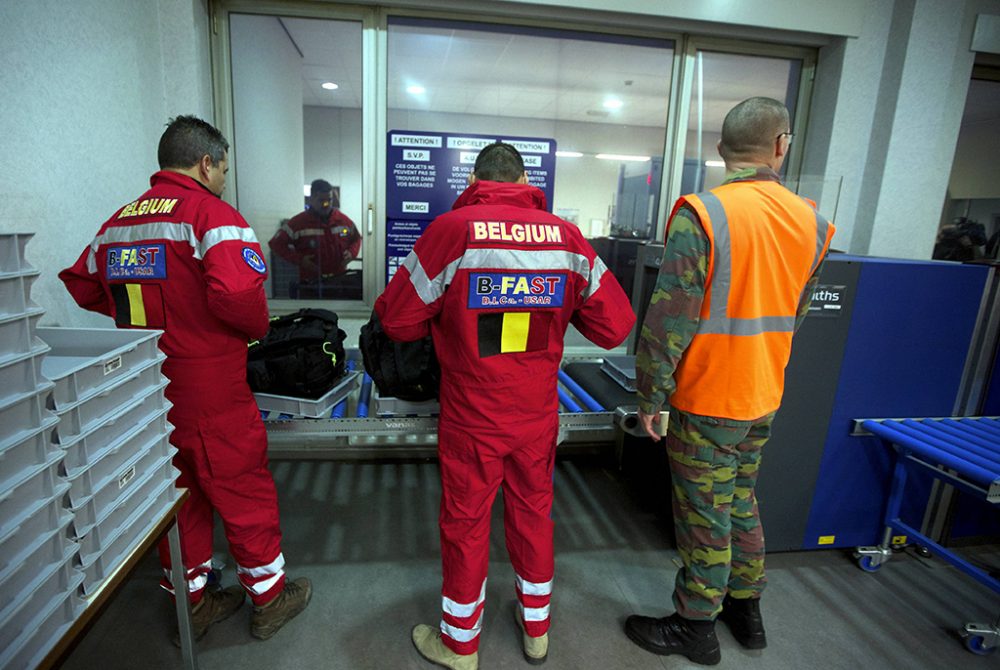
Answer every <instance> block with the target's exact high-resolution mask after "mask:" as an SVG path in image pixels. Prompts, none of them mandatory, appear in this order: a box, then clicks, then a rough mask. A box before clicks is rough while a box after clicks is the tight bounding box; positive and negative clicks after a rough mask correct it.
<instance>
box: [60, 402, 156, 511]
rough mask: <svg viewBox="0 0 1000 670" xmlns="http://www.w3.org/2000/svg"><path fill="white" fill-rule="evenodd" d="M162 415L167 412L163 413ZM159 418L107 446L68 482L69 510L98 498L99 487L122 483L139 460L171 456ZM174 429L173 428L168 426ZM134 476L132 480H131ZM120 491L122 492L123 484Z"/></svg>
mask: <svg viewBox="0 0 1000 670" xmlns="http://www.w3.org/2000/svg"><path fill="white" fill-rule="evenodd" d="M163 412H164V415H165V414H166V410H163ZM164 415H161V416H160V417H159V418H158V419H157V420H156V421H153V422H150V423H149V424H147V425H146V426H142V427H140V428H139V429H138V430H136V431H134V432H132V433H129V434H128V435H125V436H124V437H122V438H120V439H119V440H118V441H117V442H116V443H114V444H113V445H111V446H110V448H109V449H107V450H106V451H105V452H104V453H103V454H102V455H101V458H99V459H97V460H96V461H94V462H93V463H91V464H90V467H88V468H86V469H84V470H82V471H80V472H79V473H77V474H75V475H73V476H72V477H67V478H66V479H67V481H68V482H69V494H68V495H67V499H68V500H69V506H70V507H71V508H76V507H79V506H80V505H82V504H83V503H84V502H85V501H86V500H89V499H90V498H92V497H93V496H94V495H95V494H97V493H98V492H99V491H100V490H101V488H102V487H104V486H108V485H110V486H112V487H114V485H115V481H118V480H121V478H122V477H123V476H124V474H125V473H126V472H127V471H128V470H129V468H130V467H135V464H136V462H137V461H138V460H139V459H140V458H142V457H153V458H155V457H156V456H157V455H158V456H161V457H162V456H166V455H167V451H168V449H169V450H170V453H171V455H172V454H173V448H172V447H171V446H170V444H169V436H170V431H169V430H166V426H167V423H166V418H165V416H164ZM170 428H171V429H173V426H170ZM134 474H135V473H134V472H133V476H134ZM125 483H127V482H124V480H123V483H122V486H120V487H119V488H124V484H125Z"/></svg>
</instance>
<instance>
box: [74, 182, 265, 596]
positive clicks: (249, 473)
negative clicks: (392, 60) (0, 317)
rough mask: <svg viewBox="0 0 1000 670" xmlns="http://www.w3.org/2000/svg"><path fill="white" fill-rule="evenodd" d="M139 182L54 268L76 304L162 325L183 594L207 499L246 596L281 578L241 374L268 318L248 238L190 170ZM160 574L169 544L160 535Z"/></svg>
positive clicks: (195, 585) (257, 421)
mask: <svg viewBox="0 0 1000 670" xmlns="http://www.w3.org/2000/svg"><path fill="white" fill-rule="evenodd" d="M150 184H151V188H150V189H149V190H148V191H146V192H145V193H143V194H142V195H141V196H140V197H139V198H138V199H137V200H135V201H134V202H131V203H129V204H127V205H125V206H124V207H122V208H121V209H119V210H118V211H117V212H115V214H114V215H113V216H112V217H111V218H110V219H108V221H107V222H105V224H104V225H103V226H101V229H100V231H99V232H98V234H97V237H95V238H94V241H93V242H92V243H91V244H90V246H89V247H88V248H87V249H85V250H84V252H83V253H82V254H81V255H80V258H79V259H78V260H77V262H76V263H75V264H74V265H73V266H72V267H70V268H67V269H65V270H63V271H62V272H60V273H59V278H60V279H61V280H62V281H63V282H64V283H65V284H66V288H67V289H68V290H69V292H70V294H71V295H72V296H73V299H74V300H76V302H77V303H79V305H80V306H81V307H84V308H85V309H89V310H92V311H95V312H100V313H101V314H107V315H108V316H110V317H112V318H113V319H114V320H115V323H116V324H117V326H118V327H119V328H155V329H161V330H163V331H164V332H163V335H162V336H161V338H160V340H159V344H160V349H162V350H163V352H164V353H165V354H166V355H167V360H166V362H165V363H164V366H163V373H164V375H166V376H167V378H168V379H170V384H169V385H168V386H167V389H166V396H167V399H168V400H169V401H170V402H171V403H172V404H173V407H172V408H171V409H170V412H169V414H168V419H169V420H170V422H171V423H172V424H174V426H175V429H174V432H173V434H172V435H171V437H170V441H171V443H172V444H173V445H174V446H175V447H177V450H178V452H177V454H176V455H175V456H174V465H175V466H176V467H177V469H178V470H180V476H179V477H178V479H177V486H178V487H185V488H188V489H189V490H190V491H191V496H190V498H188V501H187V502H186V503H185V504H184V506H183V507H182V508H181V510H180V514H179V516H178V523H179V525H180V533H181V548H182V554H183V557H184V567H185V569H186V571H187V579H188V591H189V594H190V598H191V600H192V602H198V601H199V600H200V599H201V597H202V594H203V592H204V588H205V585H206V583H207V580H208V573H209V571H210V570H211V559H212V526H213V510H216V511H218V512H219V516H220V517H221V518H222V522H223V525H224V526H225V532H226V538H227V539H228V541H229V549H230V553H231V554H232V556H233V558H234V560H235V561H236V564H237V573H238V576H239V579H240V582H241V583H242V584H243V586H244V587H245V588H246V590H247V592H248V593H249V594H250V597H251V599H252V600H253V601H254V603H256V604H261V603H265V602H268V601H269V600H270V599H271V598H273V597H274V596H275V595H277V594H278V593H280V592H281V590H282V588H283V587H284V582H285V573H284V570H283V569H282V568H283V565H284V558H283V556H282V553H281V529H280V526H279V524H278V499H277V493H276V490H275V487H274V480H273V478H272V477H271V473H270V471H269V470H268V466H267V434H266V432H265V430H264V424H263V422H262V421H261V418H260V413H259V411H258V410H257V405H256V402H255V401H254V398H253V395H252V394H251V393H250V388H249V386H247V381H246V358H247V341H248V340H250V339H256V338H259V337H261V336H262V335H264V333H266V332H267V328H268V311H267V302H266V298H265V295H264V288H263V284H264V279H265V277H266V276H267V268H266V267H265V265H264V261H263V260H262V258H261V249H260V245H259V244H258V243H257V239H256V237H255V236H254V233H253V231H252V230H251V229H250V228H249V226H248V225H247V222H246V221H245V220H244V219H243V217H242V216H240V214H239V212H237V211H236V210H235V209H233V208H232V207H230V206H229V205H228V204H226V203H225V202H224V201H222V200H220V199H219V198H218V197H217V196H215V195H214V194H213V193H211V192H210V191H209V190H208V189H206V188H205V187H203V186H202V185H201V184H199V183H198V182H197V181H195V180H194V179H191V178H190V177H187V176H185V175H182V174H180V173H176V172H170V171H161V172H157V173H156V174H154V175H153V176H152V177H151V178H150ZM160 560H161V563H162V564H163V567H164V571H165V574H166V575H167V578H166V579H165V580H164V581H163V585H164V587H165V588H167V590H169V591H171V592H173V589H172V588H171V585H170V582H169V576H170V570H169V568H170V554H169V551H168V550H167V546H166V542H165V541H164V542H163V543H161V545H160Z"/></svg>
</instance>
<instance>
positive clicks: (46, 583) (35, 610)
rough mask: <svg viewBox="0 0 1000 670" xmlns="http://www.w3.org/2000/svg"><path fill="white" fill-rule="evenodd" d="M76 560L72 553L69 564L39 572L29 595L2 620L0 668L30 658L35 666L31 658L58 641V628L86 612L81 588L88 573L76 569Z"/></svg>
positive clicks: (62, 628) (0, 627)
mask: <svg viewBox="0 0 1000 670" xmlns="http://www.w3.org/2000/svg"><path fill="white" fill-rule="evenodd" d="M73 561H74V557H73V556H70V557H69V558H68V559H67V560H66V562H65V563H62V564H58V565H53V566H50V567H49V568H48V569H46V570H41V571H39V572H38V576H37V578H36V579H35V580H34V581H33V582H32V583H31V585H30V593H29V595H28V596H27V597H26V598H23V599H22V600H21V601H20V602H18V603H15V607H14V608H13V609H12V610H11V612H10V613H9V614H8V615H7V616H6V617H4V618H2V619H0V650H2V651H0V668H10V667H13V666H12V663H14V661H15V658H17V659H22V660H27V662H28V667H32V666H30V662H31V660H34V659H35V658H37V657H38V656H39V655H40V654H41V653H44V652H41V651H40V650H41V649H42V647H43V646H44V647H45V652H47V651H48V650H49V649H51V646H52V644H54V643H55V641H56V640H58V636H57V631H60V630H64V627H66V624H67V623H72V622H73V621H75V620H76V617H77V616H78V615H79V614H80V612H81V611H83V607H84V602H83V600H82V599H81V598H80V596H79V593H78V589H79V587H80V584H82V583H83V580H84V576H83V575H81V574H80V573H79V572H77V571H76V570H74V569H73ZM53 617H55V618H53ZM41 638H45V639H41ZM47 642H50V643H49V644H47V646H46V643H47ZM39 660H40V659H39Z"/></svg>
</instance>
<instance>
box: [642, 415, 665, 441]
mask: <svg viewBox="0 0 1000 670" xmlns="http://www.w3.org/2000/svg"><path fill="white" fill-rule="evenodd" d="M639 423H640V424H642V428H643V430H645V431H646V434H647V435H649V439H651V440H653V442H659V441H660V440H661V439H663V432H661V430H662V429H663V428H666V426H660V413H659V412H657V413H656V414H646V413H645V412H643V411H642V410H641V409H640V410H639Z"/></svg>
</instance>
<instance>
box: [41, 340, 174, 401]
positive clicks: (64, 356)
mask: <svg viewBox="0 0 1000 670" xmlns="http://www.w3.org/2000/svg"><path fill="white" fill-rule="evenodd" d="M161 334H162V331H159V330H117V329H107V328H45V327H40V328H38V329H37V335H38V337H39V338H41V339H42V341H44V342H45V343H46V344H48V345H49V346H50V347H52V351H51V353H49V355H48V356H46V357H45V361H44V363H43V364H42V373H43V374H44V375H45V376H46V377H48V378H49V379H51V380H52V381H54V382H55V383H56V387H55V388H54V389H53V390H52V399H53V401H54V403H55V406H54V408H55V409H59V410H62V409H64V408H66V407H69V406H71V405H73V404H75V403H78V402H80V401H82V400H85V399H87V398H89V397H91V396H92V395H95V394H96V393H100V392H101V391H103V390H106V389H108V388H109V387H111V386H112V385H113V384H114V383H115V382H117V381H119V380H122V379H124V378H126V377H128V376H129V375H130V374H132V373H134V372H138V371H140V370H143V369H145V368H146V367H148V366H149V365H150V364H152V362H153V361H157V360H159V361H161V362H162V361H163V360H164V359H165V358H166V356H164V355H163V353H162V352H161V351H160V349H159V347H158V346H157V341H158V340H159V338H160V335H161Z"/></svg>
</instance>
